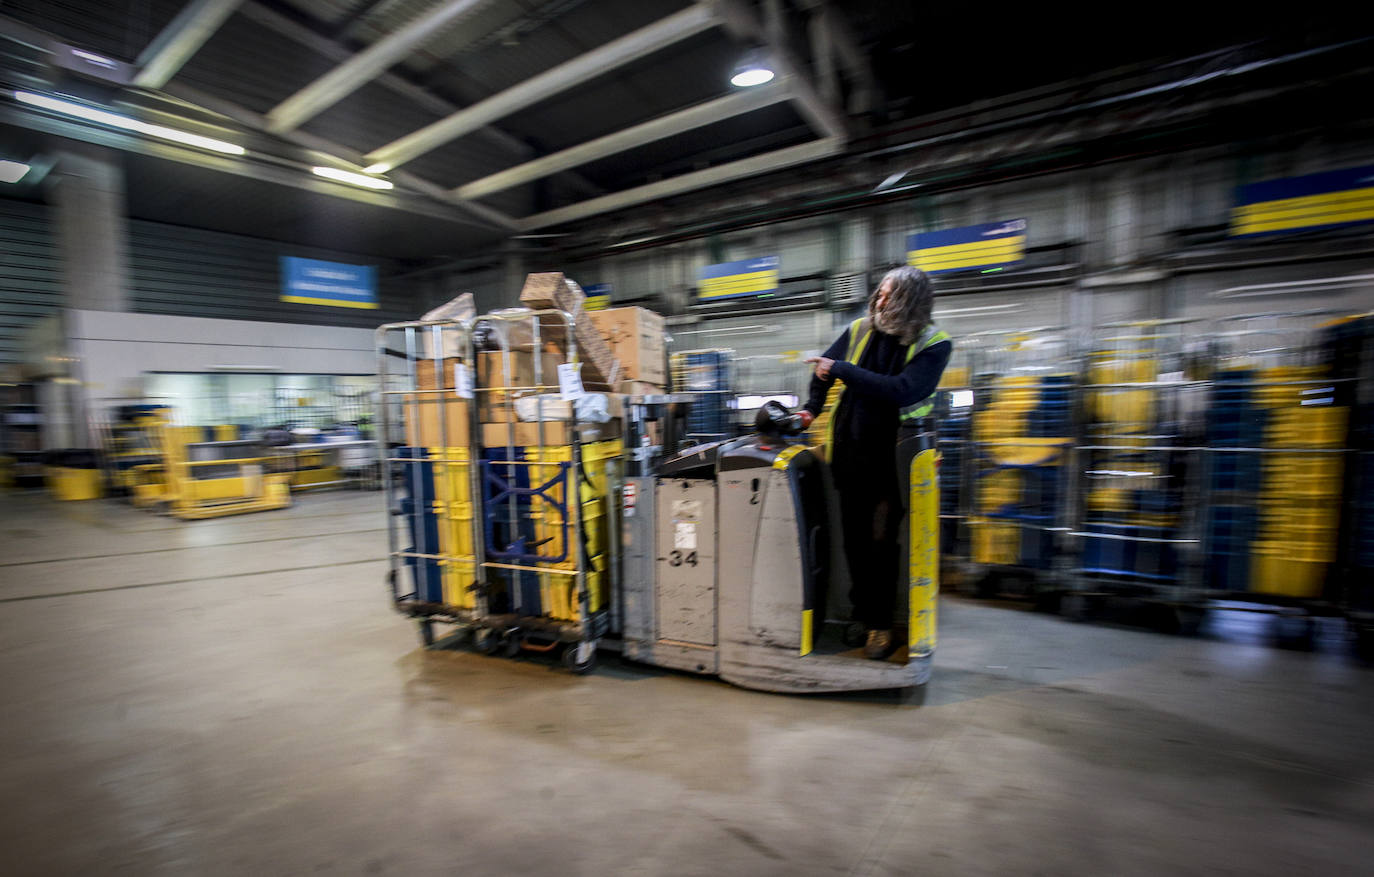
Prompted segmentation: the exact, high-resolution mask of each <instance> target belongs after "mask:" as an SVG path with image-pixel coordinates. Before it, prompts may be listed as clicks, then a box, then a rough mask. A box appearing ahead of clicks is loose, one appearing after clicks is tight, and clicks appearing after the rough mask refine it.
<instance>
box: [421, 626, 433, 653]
mask: <svg viewBox="0 0 1374 877" xmlns="http://www.w3.org/2000/svg"><path fill="white" fill-rule="evenodd" d="M418 627H419V628H420V643H421V644H422V645H424V647H425V648H430V647H431V646H433V645H434V622H432V621H421V622H420V623H419V625H418Z"/></svg>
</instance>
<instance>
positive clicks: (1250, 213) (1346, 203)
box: [1231, 189, 1374, 235]
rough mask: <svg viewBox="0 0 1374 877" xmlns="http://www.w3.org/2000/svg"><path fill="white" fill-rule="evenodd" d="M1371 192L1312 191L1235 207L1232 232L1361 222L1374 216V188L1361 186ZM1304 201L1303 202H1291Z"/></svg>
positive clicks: (1232, 216) (1360, 190)
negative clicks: (1355, 194) (1354, 194)
mask: <svg viewBox="0 0 1374 877" xmlns="http://www.w3.org/2000/svg"><path fill="white" fill-rule="evenodd" d="M1357 191H1358V192H1361V193H1365V192H1367V193H1369V194H1367V195H1363V196H1361V197H1359V198H1349V197H1343V196H1345V195H1346V194H1348V193H1344V192H1336V193H1330V194H1326V195H1312V196H1308V197H1307V198H1290V199H1286V200H1285V201H1266V202H1263V203H1261V204H1257V205H1256V204H1251V205H1246V206H1245V207H1236V208H1234V209H1233V210H1232V211H1231V221H1232V229H1231V234H1233V235H1238V234H1256V233H1258V232H1265V231H1283V230H1284V229H1289V228H1307V227H1309V226H1316V225H1336V224H1338V223H1343V222H1361V221H1363V220H1367V219H1374V189H1359V190H1357ZM1296 201H1302V202H1303V203H1302V204H1301V205H1294V204H1293V203H1292V202H1296ZM1284 204H1286V205H1288V206H1284V207H1273V208H1272V209H1266V210H1254V209H1251V208H1255V207H1264V208H1269V207H1270V205H1284Z"/></svg>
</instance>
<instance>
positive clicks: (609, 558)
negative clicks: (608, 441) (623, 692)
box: [473, 309, 621, 673]
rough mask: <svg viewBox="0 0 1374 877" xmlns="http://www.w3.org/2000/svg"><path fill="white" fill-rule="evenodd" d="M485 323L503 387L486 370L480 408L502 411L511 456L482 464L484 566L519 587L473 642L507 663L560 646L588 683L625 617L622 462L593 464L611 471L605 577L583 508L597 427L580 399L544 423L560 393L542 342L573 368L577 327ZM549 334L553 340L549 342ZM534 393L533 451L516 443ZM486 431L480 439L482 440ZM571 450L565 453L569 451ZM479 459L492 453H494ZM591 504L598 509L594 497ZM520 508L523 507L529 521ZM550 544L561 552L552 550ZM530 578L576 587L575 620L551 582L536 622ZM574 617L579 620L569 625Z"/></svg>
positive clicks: (559, 318) (509, 315)
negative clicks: (503, 529) (522, 341)
mask: <svg viewBox="0 0 1374 877" xmlns="http://www.w3.org/2000/svg"><path fill="white" fill-rule="evenodd" d="M483 323H485V324H486V325H487V326H488V327H490V329H491V330H492V331H491V332H490V334H489V335H488V338H491V339H495V340H496V341H497V343H498V345H499V351H487V352H499V360H500V374H499V377H500V380H499V381H492V380H491V379H490V378H492V377H495V376H494V375H489V374H485V373H484V372H483V371H482V370H481V369H479V371H478V374H479V378H480V377H485V378H487V380H485V381H482V380H479V381H478V385H477V386H475V387H474V391H475V393H476V394H477V396H478V405H479V408H485V409H486V410H490V411H496V410H497V407H498V406H500V409H501V410H502V411H503V412H504V413H503V415H502V417H503V421H504V425H505V430H504V432H505V439H506V441H505V444H504V446H500V447H497V448H496V450H498V451H501V452H503V453H502V455H501V456H498V457H495V458H492V459H481V460H479V461H478V467H479V470H478V471H479V472H480V475H479V476H478V483H480V485H481V503H482V504H481V506H480V508H481V509H482V511H481V517H482V520H483V526H482V530H481V534H480V540H481V541H480V544H481V546H482V561H481V563H480V564H479V566H480V567H481V569H483V570H485V571H491V570H501V571H503V572H504V573H507V574H511V575H510V576H509V577H510V579H511V582H512V584H511V587H510V588H509V589H508V595H507V596H508V603H509V605H508V606H507V607H505V608H507V609H508V611H505V612H493V613H492V614H490V615H488V616H487V617H486V618H484V619H483V620H482V621H481V626H480V627H479V629H478V630H476V631H475V633H474V643H475V645H476V646H477V647H478V648H479V649H481V650H484V651H487V652H496V651H503V652H504V653H505V654H507V655H510V656H514V655H515V654H516V653H518V652H519V650H520V648H521V647H522V646H523V647H525V648H530V649H532V650H535V651H548V650H551V649H552V648H554V647H555V646H556V645H557V644H559V643H563V644H565V648H564V652H563V662H564V664H565V665H567V667H568V668H569V669H571V670H573V671H574V672H578V673H585V672H587V671H589V670H590V669H591V668H592V666H593V665H594V662H595V659H596V648H597V644H598V642H599V640H600V639H601V637H603V636H605V635H606V634H607V633H608V632H610V631H611V630H612V629H615V628H616V627H617V625H618V618H617V617H616V616H617V614H618V607H617V603H616V600H615V599H614V597H615V595H616V594H618V593H619V591H620V581H619V571H620V562H619V543H620V534H619V531H618V527H617V521H618V517H617V515H616V514H613V513H612V510H613V509H614V508H616V505H615V504H616V503H617V502H618V501H619V496H620V477H621V475H620V471H619V466H618V463H619V458H620V456H621V452H620V451H619V450H618V449H617V450H616V451H615V452H614V453H613V454H612V453H610V452H609V450H607V449H603V450H602V451H601V452H600V453H598V454H597V457H598V459H597V461H596V462H598V463H604V464H605V472H604V476H603V478H604V489H603V491H602V501H604V502H605V506H603V509H602V512H601V514H602V515H603V516H604V517H603V519H602V520H603V525H602V526H603V527H604V540H602V541H603V549H602V553H601V556H600V568H595V569H594V568H592V567H593V566H594V565H595V564H596V560H597V557H598V556H597V555H595V554H594V553H593V551H592V546H590V544H589V540H588V534H587V526H588V523H589V522H588V520H587V519H586V516H585V507H584V503H585V502H587V500H584V499H583V488H584V484H583V482H584V480H587V481H588V486H591V487H593V489H594V482H593V481H592V480H591V479H590V478H586V477H585V476H586V472H587V470H586V468H585V466H586V460H585V459H584V456H585V455H584V449H583V446H582V441H581V439H582V435H581V429H582V427H583V426H584V425H586V426H591V424H583V423H582V422H581V419H580V415H579V413H578V405H577V400H576V399H570V400H567V402H566V406H567V417H566V418H562V417H558V418H554V419H550V420H547V421H546V419H545V414H546V406H548V407H552V406H553V405H554V404H557V403H555V402H553V401H552V400H549V401H546V400H545V394H546V393H549V392H550V391H555V392H556V391H559V389H560V388H559V386H558V385H556V384H550V383H547V382H546V380H545V379H546V377H547V373H546V370H545V368H544V364H545V363H544V358H545V356H546V355H548V354H549V351H547V350H545V341H546V340H550V339H552V340H555V341H559V342H563V343H565V344H566V349H567V358H566V363H577V362H578V356H577V338H576V334H575V331H574V330H575V328H576V318H575V316H574V315H572V314H569V313H567V312H565V311H561V310H536V311H526V310H520V309H515V310H512V311H504V312H503V311H497V312H492V313H489V314H485V315H483V316H481V317H478V318H477V321H476V322H475V323H474V326H477V325H481V324H483ZM524 324H528V330H529V339H530V340H529V344H530V347H531V353H532V364H533V375H532V377H533V380H532V381H530V382H529V383H528V384H522V383H521V382H519V381H516V380H515V378H516V374H515V370H514V368H513V356H512V353H513V350H512V348H513V346H514V345H512V342H511V338H512V337H513V336H514V335H515V334H516V332H518V331H520V329H521V328H523V327H524ZM546 329H550V330H552V331H551V332H550V333H548V335H547V336H546V334H545V330H546ZM489 344H490V342H488V345H489ZM562 364H564V363H560V365H562ZM608 389H613V388H608ZM529 393H533V394H534V395H533V402H534V421H533V424H532V425H533V427H534V433H535V438H536V441H535V442H534V443H533V444H529V443H524V444H522V443H521V442H519V441H517V437H516V430H517V423H519V419H518V413H517V411H516V400H517V398H519V397H520V394H529ZM547 413H552V412H547ZM553 423H557V424H558V425H559V426H560V427H562V435H563V437H564V439H565V440H566V441H565V442H559V443H557V444H556V445H550V444H549V443H548V442H547V441H546V439H547V437H548V436H547V433H548V430H549V429H551V428H552V427H551V424H553ZM500 425H501V424H487V425H486V427H491V426H496V427H497V428H498V429H499V427H500ZM522 425H523V424H522ZM486 427H484V428H483V429H482V430H481V432H482V433H483V435H484V434H485V432H486ZM482 444H483V443H482V442H481V441H477V442H474V445H473V446H474V448H477V447H481V446H482ZM555 448H556V449H557V450H554V449H555ZM565 448H566V453H564V451H563V449H565ZM482 449H483V450H484V451H487V450H492V449H491V448H489V447H484V448H482ZM474 456H476V455H474ZM560 456H566V457H567V459H565V460H560V459H558V457H560ZM522 470H523V471H522ZM560 496H561V499H560V498H559V497H560ZM591 501H596V499H595V497H594V498H593V500H591ZM502 504H504V505H505V511H506V513H507V515H508V517H507V518H506V521H507V522H508V524H509V525H511V526H512V527H513V529H511V530H510V531H508V534H507V535H508V536H509V539H508V540H499V539H498V537H497V527H496V523H497V517H496V515H497V509H498V507H499V506H500V505H502ZM522 504H526V509H525V510H524V511H523V512H522V509H521V506H522ZM541 506H542V508H539V507H541ZM521 521H533V522H536V524H535V526H536V529H537V530H538V532H535V533H534V534H533V538H531V536H530V535H529V534H528V533H527V532H522V530H521V523H520V522H521ZM570 523H571V527H569V524H570ZM569 530H571V533H569ZM503 541H504V544H502V543H503ZM551 543H552V545H553V546H554V548H548V549H546V546H549V545H550V544H551ZM555 549H556V550H555ZM528 576H534V577H537V578H538V579H539V580H541V582H542V580H543V579H544V577H546V576H547V577H551V578H554V579H572V580H573V584H574V588H575V590H574V592H573V594H572V597H573V598H574V599H575V601H576V611H575V613H573V612H571V611H569V610H571V609H572V606H571V605H563V606H561V607H560V606H559V605H558V604H559V603H560V602H561V598H562V593H561V587H556V586H554V585H553V584H552V582H550V584H549V585H548V586H541V588H540V592H539V606H538V609H539V612H538V614H534V613H533V612H532V609H533V608H534V607H533V606H531V605H527V604H532V603H534V596H535V595H534V593H533V592H532V591H531V592H529V593H527V592H526V589H525V588H524V587H523V586H522V580H523V579H524V578H526V577H528ZM592 577H596V578H597V579H598V581H599V583H600V584H599V586H598V587H597V589H596V591H597V595H598V596H599V600H598V605H595V606H594V605H593V603H592V597H593V593H592V591H593V589H592V587H591V585H592V582H591V578H592ZM489 596H490V595H489ZM560 609H561V611H560ZM573 614H575V616H576V617H575V618H574V617H569V616H571V615H573ZM527 634H534V635H535V637H537V638H539V639H544V640H547V641H548V643H547V644H543V645H541V644H536V643H534V642H527V641H526V635H527Z"/></svg>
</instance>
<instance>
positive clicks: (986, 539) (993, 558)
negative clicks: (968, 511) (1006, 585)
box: [969, 518, 1021, 566]
mask: <svg viewBox="0 0 1374 877" xmlns="http://www.w3.org/2000/svg"><path fill="white" fill-rule="evenodd" d="M969 523H970V524H972V525H973V526H971V527H970V528H969V530H970V532H971V533H972V534H973V561H974V563H987V564H995V565H998V566H1012V565H1015V564H1016V562H1017V559H1018V558H1019V557H1020V554H1021V528H1020V527H1018V526H1017V525H1016V524H1007V523H1002V522H994V521H989V520H987V519H986V518H972V519H971V520H970V522H969Z"/></svg>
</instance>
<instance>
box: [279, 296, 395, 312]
mask: <svg viewBox="0 0 1374 877" xmlns="http://www.w3.org/2000/svg"><path fill="white" fill-rule="evenodd" d="M281 300H282V301H286V302H291V303H292V304H297V305H325V306H326V307H331V308H362V309H364V310H369V311H375V310H376V309H377V303H376V302H375V301H344V300H342V299H337V298H307V297H306V296H303V295H284V296H282V297H281Z"/></svg>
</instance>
